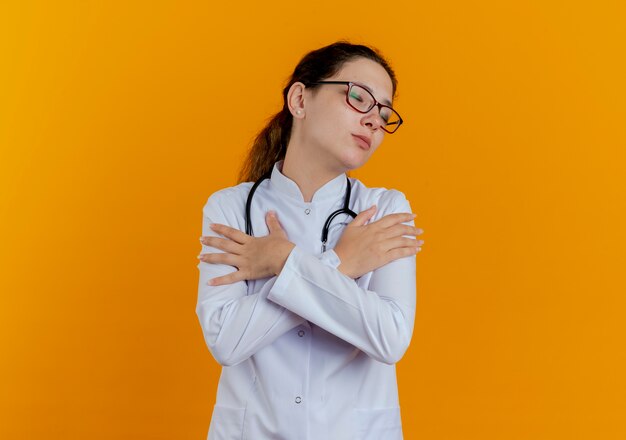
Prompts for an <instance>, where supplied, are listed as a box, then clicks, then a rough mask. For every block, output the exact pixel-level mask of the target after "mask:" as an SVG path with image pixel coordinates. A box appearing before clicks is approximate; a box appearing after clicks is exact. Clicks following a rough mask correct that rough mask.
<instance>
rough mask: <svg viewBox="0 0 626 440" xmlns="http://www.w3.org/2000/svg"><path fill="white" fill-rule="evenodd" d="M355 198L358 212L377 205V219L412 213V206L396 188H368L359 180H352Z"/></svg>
mask: <svg viewBox="0 0 626 440" xmlns="http://www.w3.org/2000/svg"><path fill="white" fill-rule="evenodd" d="M350 182H351V184H352V191H353V193H354V196H355V197H354V198H355V200H356V202H357V203H358V205H359V206H356V207H355V208H356V209H357V210H358V211H362V210H365V209H367V208H369V207H370V206H372V205H376V211H377V214H376V216H375V217H378V216H384V215H387V214H392V213H395V212H411V206H410V204H409V201H408V200H407V198H406V195H405V194H404V193H403V192H402V191H399V190H397V189H394V188H385V187H372V188H370V187H367V186H365V184H364V183H363V182H361V181H360V180H358V179H355V178H352V177H351V178H350Z"/></svg>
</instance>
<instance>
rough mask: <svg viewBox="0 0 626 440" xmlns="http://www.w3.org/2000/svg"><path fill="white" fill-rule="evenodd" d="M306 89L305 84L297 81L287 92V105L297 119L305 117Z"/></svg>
mask: <svg viewBox="0 0 626 440" xmlns="http://www.w3.org/2000/svg"><path fill="white" fill-rule="evenodd" d="M304 90H305V86H304V84H302V83H301V82H299V81H297V82H295V83H293V84H292V85H291V87H289V91H288V92H287V105H288V106H289V111H290V112H291V114H292V116H293V117H294V118H297V119H303V118H304Z"/></svg>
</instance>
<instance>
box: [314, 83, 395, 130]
mask: <svg viewBox="0 0 626 440" xmlns="http://www.w3.org/2000/svg"><path fill="white" fill-rule="evenodd" d="M316 84H343V85H347V86H348V91H347V92H346V102H347V103H348V105H349V106H350V107H351V108H353V109H354V110H356V111H357V112H359V113H368V112H369V111H370V110H371V109H373V108H374V107H378V115H379V116H380V109H381V108H382V107H386V108H388V109H389V110H391V111H392V112H394V113H395V114H396V115H398V122H395V123H393V124H392V125H394V127H395V128H394V129H393V130H392V131H389V130H387V129H386V128H385V127H384V126H382V125H381V126H380V128H382V129H383V130H384V131H386V132H387V133H389V134H392V133H395V132H396V131H398V128H400V126H401V125H402V122H404V121H403V119H402V116H400V113H398V112H397V111H395V110H394V109H393V107H390V106H388V105H386V104H381V103H380V102H378V101H377V100H376V98H375V97H374V95H372V92H370V91H369V90H367V89H366V88H365V87H364V86H363V85H362V84H359V83H355V82H352V81H316V82H311V83H309V85H316ZM353 86H359V87H360V88H362V89H363V90H365V91H366V92H367V93H369V95H370V96H371V97H372V99H373V100H374V104H372V106H371V107H370V108H368V109H367V110H366V111H362V110H359V109H358V108H356V107H355V106H353V105H352V104H350V90H352V87H353ZM381 119H382V118H381ZM385 125H390V124H386V123H385Z"/></svg>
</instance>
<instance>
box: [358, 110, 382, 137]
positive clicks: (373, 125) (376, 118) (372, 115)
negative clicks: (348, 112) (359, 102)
mask: <svg viewBox="0 0 626 440" xmlns="http://www.w3.org/2000/svg"><path fill="white" fill-rule="evenodd" d="M361 123H362V124H363V125H365V126H366V127H368V128H369V129H371V130H372V131H375V130H378V129H379V128H380V127H381V126H382V125H383V124H384V121H383V119H382V118H381V117H380V113H379V109H378V107H377V106H374V107H372V109H371V110H370V111H369V112H367V113H366V114H364V115H363V118H362V119H361Z"/></svg>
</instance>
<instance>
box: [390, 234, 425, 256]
mask: <svg viewBox="0 0 626 440" xmlns="http://www.w3.org/2000/svg"><path fill="white" fill-rule="evenodd" d="M423 245H424V240H415V239H414V238H406V237H397V238H394V239H392V240H388V241H386V242H385V249H386V251H387V252H388V251H389V250H391V249H396V248H403V247H422V246H423Z"/></svg>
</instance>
